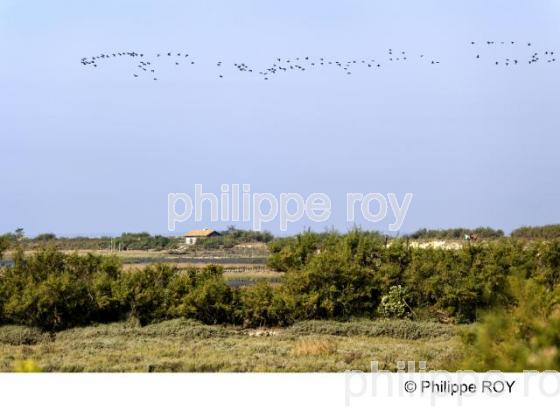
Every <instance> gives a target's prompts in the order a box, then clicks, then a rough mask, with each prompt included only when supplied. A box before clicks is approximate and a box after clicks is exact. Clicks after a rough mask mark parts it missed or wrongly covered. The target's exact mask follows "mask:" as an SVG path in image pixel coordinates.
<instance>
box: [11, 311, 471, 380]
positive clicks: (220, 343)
mask: <svg viewBox="0 0 560 410" xmlns="http://www.w3.org/2000/svg"><path fill="white" fill-rule="evenodd" d="M368 323H369V325H368ZM344 326H349V328H350V330H349V331H346V332H345V331H342V330H341V328H344ZM376 326H377V327H379V325H377V324H376V322H375V321H360V322H359V326H356V324H352V323H348V324H345V323H342V324H341V323H338V322H336V323H335V322H325V323H324V324H323V325H322V326H321V327H320V328H318V327H317V325H316V324H309V325H308V324H306V322H304V323H302V324H300V325H299V326H298V327H293V328H285V329H257V330H247V329H242V328H239V327H234V326H207V325H203V324H200V323H197V322H194V321H189V320H184V319H176V320H170V321H166V322H162V323H158V324H154V325H149V326H145V327H134V326H132V325H130V324H127V323H113V324H108V325H96V326H88V327H84V328H75V329H70V330H66V331H62V332H58V333H56V334H53V335H37V334H36V331H35V330H32V331H28V330H26V329H25V328H21V329H16V328H14V327H9V328H8V329H7V330H6V329H5V328H6V327H0V371H13V370H14V369H15V367H16V366H18V367H21V364H22V363H34V365H36V366H37V367H38V368H40V369H42V370H43V371H51V372H72V371H74V372H148V371H156V372H164V371H172V372H216V371H220V372H222V371H226V372H232V371H235V372H257V371H262V372H304V371H305V372H339V371H345V370H362V371H368V370H369V369H370V364H371V361H372V360H376V361H378V362H379V366H380V368H382V369H388V370H396V363H397V361H398V360H405V361H408V360H415V361H420V360H425V361H427V366H428V370H433V369H444V370H454V369H455V366H456V365H455V363H458V362H459V361H460V360H461V359H462V345H461V341H460V339H459V337H458V336H455V332H454V331H449V332H447V333H445V332H439V333H438V334H437V335H436V336H435V337H425V336H423V337H417V338H415V339H406V338H402V337H400V336H399V337H394V336H393V337H388V336H384V335H382V334H396V335H400V333H399V332H394V331H390V330H387V328H388V325H387V323H385V324H384V325H383V326H382V328H383V329H386V333H380V332H379V331H378V330H376V331H375V332H373V334H376V336H372V335H371V333H370V331H369V330H368V329H369V328H372V329H373V328H376ZM395 326H397V327H398V328H401V327H402V324H399V323H396V324H395ZM449 327H450V329H451V328H453V327H452V326H449ZM329 329H330V330H329ZM317 331H318V332H317ZM5 332H7V333H8V335H7V336H5V337H1V336H2V334H3V333H5ZM32 336H33V337H32ZM23 343H25V344H23ZM28 361H30V362H28Z"/></svg>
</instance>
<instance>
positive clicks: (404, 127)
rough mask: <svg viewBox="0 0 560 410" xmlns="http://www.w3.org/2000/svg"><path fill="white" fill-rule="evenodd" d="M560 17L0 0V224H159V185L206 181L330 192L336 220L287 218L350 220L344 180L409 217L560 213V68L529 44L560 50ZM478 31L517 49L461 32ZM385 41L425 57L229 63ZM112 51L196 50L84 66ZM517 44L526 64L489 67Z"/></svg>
mask: <svg viewBox="0 0 560 410" xmlns="http://www.w3.org/2000/svg"><path fill="white" fill-rule="evenodd" d="M559 18H560V5H559V3H558V2H556V1H540V2H526V1H512V0H508V1H492V2H488V1H482V0H469V1H453V2H450V1H424V0H422V1H418V0H415V1H412V0H411V1H398V2H396V1H365V0H364V1H357V0H345V1H342V0H339V1H325V0H321V1H305V2H303V1H292V0H285V1H282V2H268V1H247V0H238V1H235V2H232V1H226V0H224V1H213V0H205V1H197V2H191V1H166V0H163V1H162V0H160V1H139V0H134V1H106V0H98V1H95V2H86V1H56V0H54V1H49V2H42V1H23V0H2V1H1V2H0V55H1V56H2V58H1V60H0V62H1V63H0V143H1V145H0V146H1V147H2V156H1V157H2V159H1V160H0V184H1V187H2V188H1V190H0V204H1V210H2V217H1V218H0V232H4V231H12V230H14V229H15V228H17V227H23V228H24V229H25V230H26V232H27V233H28V234H30V235H35V234H37V233H40V232H55V233H57V234H62V235H72V234H106V233H109V234H110V233H120V232H123V231H143V230H146V231H150V232H153V233H166V232H167V194H168V193H169V192H186V193H192V192H193V189H194V184H197V183H200V184H203V186H204V188H205V190H208V191H213V192H216V193H219V189H220V185H221V184H234V183H240V184H241V183H249V184H251V186H252V190H253V191H254V192H272V193H280V192H299V193H301V194H303V195H307V194H309V193H311V192H325V193H327V194H329V195H330V197H331V199H332V201H333V204H332V207H333V214H332V216H331V218H330V220H329V222H328V223H323V224H317V225H314V224H310V223H309V221H305V220H304V221H301V223H298V224H294V225H292V226H291V228H290V231H289V232H297V231H298V230H300V229H302V228H303V227H304V226H311V227H312V228H314V229H317V230H321V229H324V228H325V227H326V226H329V227H330V226H334V227H335V228H338V229H340V230H344V229H346V228H347V223H346V218H345V214H346V209H345V194H346V192H381V193H388V192H395V193H397V195H400V196H401V197H402V195H404V193H406V192H411V193H413V194H414V199H413V201H412V204H411V206H410V210H409V213H408V215H407V218H406V221H405V223H404V225H403V228H402V230H403V231H407V232H408V231H412V230H415V229H418V228H420V227H434V228H435V227H455V226H467V227H475V226H480V225H490V226H493V227H496V228H502V229H504V230H506V231H509V230H511V229H513V228H515V227H518V226H520V225H536V224H547V223H558V222H559V218H558V209H559V208H560V192H559V189H558V181H557V179H558V176H559V175H560V161H558V160H557V158H558V152H559V151H560V142H559V139H558V130H559V126H560V116H559V115H558V107H559V106H560V105H559V103H560V101H559V100H560V94H559V93H558V89H559V85H560V76H558V71H559V70H560V65H556V64H544V63H542V64H535V65H528V64H526V61H525V60H526V59H527V57H528V55H529V53H528V50H527V47H524V46H522V44H525V43H527V42H529V41H530V42H531V43H532V48H531V49H532V50H534V51H536V52H540V53H543V52H544V51H545V50H558V53H559V54H560V40H559V39H560V24H558V22H559ZM486 40H496V41H502V40H503V41H510V40H514V41H516V42H517V44H516V46H514V47H509V48H506V47H502V48H500V47H499V46H496V47H494V48H492V49H489V48H484V47H483V46H482V45H480V46H479V45H478V44H477V45H476V47H475V48H473V47H472V46H471V45H470V44H469V43H470V41H477V42H482V41H486ZM388 48H392V49H394V50H406V52H407V53H409V55H410V56H415V57H416V58H415V59H412V58H411V60H410V61H409V62H408V63H407V64H400V65H399V64H392V65H391V64H389V63H387V64H384V67H383V69H382V70H379V71H377V72H366V71H365V70H361V71H359V70H356V72H355V73H354V75H352V76H345V75H342V74H341V73H334V72H331V71H323V72H313V73H311V72H305V73H297V74H290V75H285V76H278V78H274V79H273V81H272V80H271V81H262V79H258V78H255V77H254V76H252V77H251V76H246V75H243V73H235V72H234V71H233V70H231V67H230V66H231V65H232V64H233V63H235V62H238V63H240V62H245V63H247V64H252V65H254V66H258V67H268V66H269V65H270V64H271V63H272V62H273V61H274V59H275V58H276V56H283V57H291V58H295V57H296V56H306V55H309V56H311V57H312V58H319V57H325V58H332V59H333V60H335V59H341V60H342V59H344V60H346V59H361V58H367V57H371V58H375V59H379V60H383V59H386V58H387V55H386V53H387V49H388ZM119 50H131V51H133V50H134V51H139V52H144V53H146V54H149V55H152V54H155V53H158V52H167V51H173V52H175V51H182V52H188V53H189V54H190V55H191V56H193V58H194V59H195V60H196V62H197V64H196V65H195V66H193V67H192V68H189V69H188V70H187V69H186V68H185V69H183V68H182V67H181V68H180V69H177V70H174V69H171V68H169V69H166V71H164V73H163V74H164V75H162V76H161V78H159V80H158V81H157V82H155V81H147V80H146V79H135V78H133V77H132V75H131V70H130V68H131V67H130V64H129V63H125V62H118V63H115V64H113V65H107V66H104V67H99V69H98V70H92V69H90V68H89V67H87V68H84V67H82V66H81V65H80V64H79V61H80V59H81V58H82V57H86V56H87V57H89V56H93V55H97V54H99V53H102V52H112V51H119ZM477 52H481V53H482V54H483V57H484V61H476V60H475V58H474V54H476V53H477ZM420 54H425V55H426V56H427V58H435V59H437V60H439V61H441V64H439V65H437V66H434V65H431V64H427V63H421V62H420V61H419V60H418V56H419V55H420ZM506 57H512V58H513V57H517V58H519V59H520V60H523V61H524V63H523V64H519V66H518V67H507V68H506V67H505V66H503V64H502V65H500V66H498V67H496V66H494V65H493V64H492V61H493V60H492V59H498V58H500V59H501V60H500V61H502V60H503V59H504V58H506ZM216 61H223V62H224V65H227V66H228V67H230V69H229V71H227V74H226V75H225V77H224V78H223V79H218V78H217V71H216V67H215V62H216ZM389 222H392V221H387V223H389ZM387 223H379V224H376V225H375V226H370V225H367V224H365V223H364V224H363V225H362V226H363V227H364V228H368V229H370V228H371V229H379V230H386V229H387ZM207 225H209V223H208V222H201V223H197V224H194V223H185V224H183V225H182V226H181V230H183V229H184V230H186V229H190V228H197V227H203V226H207ZM226 225H227V223H224V224H218V225H216V227H217V228H222V227H225V226H226ZM238 226H243V225H242V224H238ZM265 228H267V229H270V230H272V231H273V232H277V231H278V224H277V223H276V224H271V225H270V226H265Z"/></svg>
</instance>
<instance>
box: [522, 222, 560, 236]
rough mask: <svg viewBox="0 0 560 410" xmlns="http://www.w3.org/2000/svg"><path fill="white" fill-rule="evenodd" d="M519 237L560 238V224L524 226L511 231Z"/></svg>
mask: <svg viewBox="0 0 560 410" xmlns="http://www.w3.org/2000/svg"><path fill="white" fill-rule="evenodd" d="M511 237H512V238H517V239H560V224H557V225H544V226H523V227H521V228H518V229H515V230H514V231H513V232H512V233H511Z"/></svg>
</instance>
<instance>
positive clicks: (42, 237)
mask: <svg viewBox="0 0 560 410" xmlns="http://www.w3.org/2000/svg"><path fill="white" fill-rule="evenodd" d="M55 239H56V235H55V234H54V233H42V234H39V235H37V236H36V237H35V240H36V241H41V242H46V241H52V240H55Z"/></svg>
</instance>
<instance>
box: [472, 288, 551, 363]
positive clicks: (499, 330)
mask: <svg viewBox="0 0 560 410" xmlns="http://www.w3.org/2000/svg"><path fill="white" fill-rule="evenodd" d="M512 289H513V293H514V295H515V304H514V305H513V306H511V307H507V308H503V309H499V310H494V311H493V312H489V313H487V314H486V315H485V316H484V318H483V320H482V322H481V323H480V324H477V325H475V326H474V327H473V328H471V329H470V330H469V331H468V332H465V334H464V335H463V341H464V344H465V349H466V351H467V355H466V357H467V359H466V360H465V363H464V364H463V368H467V369H471V370H479V371H487V370H489V369H494V370H500V371H513V372H520V371H524V370H550V369H559V368H560V289H559V288H558V287H557V288H555V289H554V290H549V289H547V288H546V287H544V286H543V285H541V284H539V283H538V282H537V281H535V280H533V279H529V280H525V279H519V278H514V279H512Z"/></svg>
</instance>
